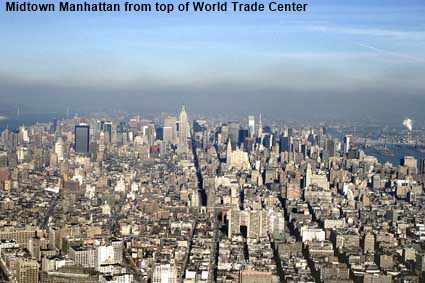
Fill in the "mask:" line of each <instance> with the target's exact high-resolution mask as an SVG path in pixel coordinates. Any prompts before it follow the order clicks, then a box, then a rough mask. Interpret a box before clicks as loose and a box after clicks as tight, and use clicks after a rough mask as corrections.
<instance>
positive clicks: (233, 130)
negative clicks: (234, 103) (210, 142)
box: [229, 122, 240, 148]
mask: <svg viewBox="0 0 425 283" xmlns="http://www.w3.org/2000/svg"><path fill="white" fill-rule="evenodd" d="M239 129H240V124H239V123H238V122H230V123H229V139H230V141H231V142H232V147H233V148H236V146H237V144H238V142H239Z"/></svg>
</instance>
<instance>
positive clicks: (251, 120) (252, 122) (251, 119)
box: [248, 116, 255, 137]
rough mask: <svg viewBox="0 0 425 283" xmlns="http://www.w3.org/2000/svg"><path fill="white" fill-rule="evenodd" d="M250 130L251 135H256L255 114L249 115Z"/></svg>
mask: <svg viewBox="0 0 425 283" xmlns="http://www.w3.org/2000/svg"><path fill="white" fill-rule="evenodd" d="M248 132H249V136H250V137H253V136H255V116H248Z"/></svg>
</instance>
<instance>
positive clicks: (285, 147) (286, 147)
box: [279, 136, 291, 152]
mask: <svg viewBox="0 0 425 283" xmlns="http://www.w3.org/2000/svg"><path fill="white" fill-rule="evenodd" d="M290 149H291V144H290V139H289V137H283V136H282V137H280V142H279V151H280V152H285V151H287V152H290V151H291V150H290Z"/></svg>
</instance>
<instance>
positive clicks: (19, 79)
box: [0, 0, 425, 121]
mask: <svg viewBox="0 0 425 283" xmlns="http://www.w3.org/2000/svg"><path fill="white" fill-rule="evenodd" d="M31 2H32V3H40V1H31ZM248 2H252V1H248ZM108 3H112V2H108ZM119 3H121V4H123V2H119ZM211 3H213V2H211ZM244 3H245V2H244ZM261 3H266V2H261ZM305 3H308V4H309V6H308V9H307V11H306V12H297V13H290V12H241V13H238V12H222V13H220V12H210V13H209V12H187V13H183V12H173V13H170V14H166V13H160V12H131V13H129V12H105V13H97V12H25V13H24V12H5V11H4V10H2V11H1V12H0V15H1V17H0V24H1V25H2V26H3V27H4V30H3V31H2V33H1V34H2V40H3V41H4V42H6V43H7V44H3V45H2V46H0V52H2V54H3V55H4V58H3V59H2V64H1V65H0V99H1V102H2V103H1V105H0V113H2V112H13V111H15V110H12V109H14V108H16V107H17V105H22V107H25V108H26V109H28V111H35V112H38V111H57V112H60V113H64V112H65V109H66V108H67V107H70V108H72V109H76V108H77V109H79V110H80V111H78V112H82V113H83V112H88V111H103V110H106V109H108V108H109V109H110V108H112V107H113V108H114V109H116V108H119V109H121V110H123V111H130V112H134V111H148V112H161V111H165V112H167V111H170V112H171V111H175V109H176V108H177V109H178V106H179V105H181V104H186V105H187V106H188V107H189V108H190V109H196V112H198V113H199V112H206V113H214V112H217V113H227V112H234V113H240V114H245V113H259V112H263V113H265V112H267V113H268V115H269V116H271V117H276V118H282V119H287V118H293V119H297V118H323V119H329V118H336V119H337V118H346V119H357V118H359V117H361V118H367V119H376V120H383V121H385V120H391V121H398V120H400V119H403V118H404V117H411V118H413V119H415V120H418V121H425V113H424V111H423V105H425V83H424V81H423V77H424V75H425V64H424V63H425V51H424V50H425V48H424V43H425V32H424V27H425V23H424V21H423V18H422V17H423V14H424V12H425V5H424V4H423V1H419V0H418V1H416V0H413V1H409V2H406V1H402V0H389V1H385V3H382V2H381V1H378V0H373V1H366V0H361V1H339V0H320V1H305ZM34 22H37V25H34ZM76 112H77V111H76Z"/></svg>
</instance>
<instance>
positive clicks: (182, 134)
mask: <svg viewBox="0 0 425 283" xmlns="http://www.w3.org/2000/svg"><path fill="white" fill-rule="evenodd" d="M188 138H190V125H189V119H188V117H187V113H186V109H185V107H184V105H183V107H182V111H181V112H180V116H179V144H178V149H179V151H180V152H188V151H189V144H188Z"/></svg>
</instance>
